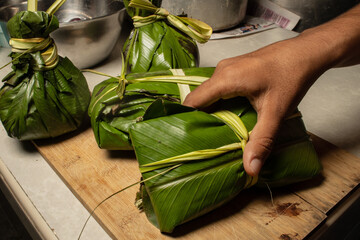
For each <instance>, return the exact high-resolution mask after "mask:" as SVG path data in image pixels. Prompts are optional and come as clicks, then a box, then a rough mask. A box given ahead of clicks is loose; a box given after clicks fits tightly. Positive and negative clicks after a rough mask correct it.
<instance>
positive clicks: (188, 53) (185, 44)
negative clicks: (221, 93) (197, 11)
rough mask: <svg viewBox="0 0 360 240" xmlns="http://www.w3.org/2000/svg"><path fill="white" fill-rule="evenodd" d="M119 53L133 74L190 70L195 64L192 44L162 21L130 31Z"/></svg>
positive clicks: (193, 43) (195, 49) (196, 62)
mask: <svg viewBox="0 0 360 240" xmlns="http://www.w3.org/2000/svg"><path fill="white" fill-rule="evenodd" d="M123 51H124V55H125V56H126V57H127V59H128V68H129V69H130V72H133V73H138V72H148V71H159V70H166V69H171V68H191V67H196V66H198V64H199V50H198V47H197V45H196V42H195V41H194V40H192V39H191V38H190V37H188V36H186V35H185V34H184V33H181V32H179V31H178V30H176V29H175V28H174V27H171V26H169V25H168V24H167V23H166V22H165V21H157V22H154V23H151V24H148V25H145V26H142V27H140V28H135V29H133V30H132V32H131V33H130V35H129V38H128V39H127V40H126V42H125V45H124V50H123Z"/></svg>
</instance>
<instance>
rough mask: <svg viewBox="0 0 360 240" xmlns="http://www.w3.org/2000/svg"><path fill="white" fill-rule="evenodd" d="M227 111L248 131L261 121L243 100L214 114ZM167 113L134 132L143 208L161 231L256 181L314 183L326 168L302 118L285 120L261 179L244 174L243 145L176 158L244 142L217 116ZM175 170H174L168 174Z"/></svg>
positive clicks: (134, 128) (136, 126)
mask: <svg viewBox="0 0 360 240" xmlns="http://www.w3.org/2000/svg"><path fill="white" fill-rule="evenodd" d="M157 101H161V100H157ZM154 104H155V103H154ZM169 107H170V108H171V107H172V106H169ZM224 109H226V110H227V111H231V112H233V113H234V114H236V115H238V116H239V118H240V119H241V122H243V124H244V125H245V126H246V128H247V129H249V130H251V129H252V128H253V126H254V124H255V123H256V112H255V111H254V110H253V109H252V107H251V105H250V103H249V102H248V101H247V100H246V99H244V98H235V99H232V100H226V101H224V102H223V103H222V104H221V105H220V106H219V108H218V109H216V110H215V111H218V110H220V111H223V110H224ZM151 111H153V108H152V106H149V108H148V110H147V113H146V115H148V116H149V115H151ZM167 112H171V111H170V109H168V111H164V113H165V114H164V115H163V116H160V117H156V118H152V119H147V120H144V121H142V122H138V123H136V124H134V125H133V126H132V127H131V128H130V137H131V141H132V144H133V146H134V150H135V153H136V157H137V160H138V162H139V165H140V171H141V172H142V177H143V179H144V183H143V186H142V187H141V192H140V198H141V199H142V202H143V209H144V211H145V213H146V215H147V217H148V219H149V221H151V222H152V223H153V224H154V225H155V226H157V227H158V228H159V229H160V230H161V231H162V232H172V231H173V229H174V228H175V227H176V226H178V225H180V224H182V223H184V222H187V221H189V220H191V219H193V218H195V217H198V216H200V215H203V214H205V213H207V212H209V211H211V210H213V209H215V208H217V207H219V206H220V205H221V204H224V203H226V202H228V201H229V200H231V199H232V198H233V197H235V196H236V195H237V194H238V193H239V192H241V191H242V190H243V189H245V188H248V187H250V186H251V185H253V184H255V183H256V180H257V184H258V185H260V186H261V185H266V184H268V185H269V186H270V187H274V186H283V185H286V184H291V183H295V182H299V181H303V180H306V179H309V178H311V177H313V176H315V175H317V174H318V173H319V172H320V170H321V165H320V163H319V160H318V158H317V155H316V152H315V150H314V147H313V145H312V142H311V140H310V138H309V136H308V135H307V133H306V131H304V130H305V128H304V125H303V122H302V120H301V116H300V115H298V116H296V117H294V118H292V119H289V120H287V121H286V124H284V125H283V127H282V128H281V134H280V136H279V139H278V141H277V143H276V145H275V149H274V151H273V153H272V154H271V156H270V157H269V159H268V160H267V162H266V164H265V165H264V167H263V169H262V171H261V173H260V175H259V176H258V178H251V177H250V176H248V175H247V174H246V172H245V171H244V167H243V162H242V153H243V151H242V147H241V144H238V145H239V147H237V148H234V149H230V150H228V151H226V152H225V153H223V154H220V155H217V156H214V155H211V154H209V155H208V157H207V158H206V157H204V156H202V157H201V158H199V157H195V158H194V159H192V158H190V157H189V158H188V159H186V158H185V159H184V158H181V160H178V159H177V156H183V155H191V154H192V153H197V152H198V151H204V150H206V151H207V152H210V151H211V149H219V148H221V147H223V146H232V144H234V143H239V142H240V141H241V140H240V139H239V138H238V134H237V133H236V131H234V130H233V129H232V127H230V125H229V124H227V123H225V122H224V121H222V120H221V119H219V118H218V117H215V116H214V115H213V114H208V113H205V112H201V111H187V112H181V111H179V112H178V113H174V111H172V114H166V113H167ZM173 159H176V161H173ZM164 162H166V163H168V164H164ZM156 166H158V167H156ZM147 167H148V168H150V169H149V170H148V169H147ZM170 168H173V169H172V170H170V171H168V170H169V169H170ZM165 171H166V173H165V174H162V172H165Z"/></svg>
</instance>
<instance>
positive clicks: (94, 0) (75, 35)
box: [0, 0, 125, 68]
mask: <svg viewBox="0 0 360 240" xmlns="http://www.w3.org/2000/svg"><path fill="white" fill-rule="evenodd" d="M53 2H54V1H53V0H39V1H38V10H47V9H48V7H49V6H50V5H51V4H52V3H53ZM26 9H27V1H24V0H1V3H0V21H3V22H6V21H8V20H9V19H10V18H11V17H12V16H13V15H14V14H16V13H17V12H18V11H24V10H26ZM55 15H56V16H57V17H58V19H59V22H60V28H59V29H58V30H56V31H55V32H53V33H52V34H51V36H52V37H53V38H54V40H55V42H56V45H57V46H58V49H59V55H61V56H67V57H68V58H69V59H70V60H71V61H72V62H73V63H74V64H75V65H76V66H77V67H78V68H88V67H91V66H94V65H95V64H98V63H99V62H101V61H103V60H104V59H106V58H107V57H108V56H109V55H110V53H111V51H112V50H113V48H114V46H115V45H116V43H117V41H118V39H119V35H120V31H121V24H122V21H123V19H124V15H125V8H124V4H123V3H122V1H119V0H101V1H99V0H67V1H66V2H65V3H64V4H63V5H62V6H61V8H59V10H58V11H57V12H56V13H55Z"/></svg>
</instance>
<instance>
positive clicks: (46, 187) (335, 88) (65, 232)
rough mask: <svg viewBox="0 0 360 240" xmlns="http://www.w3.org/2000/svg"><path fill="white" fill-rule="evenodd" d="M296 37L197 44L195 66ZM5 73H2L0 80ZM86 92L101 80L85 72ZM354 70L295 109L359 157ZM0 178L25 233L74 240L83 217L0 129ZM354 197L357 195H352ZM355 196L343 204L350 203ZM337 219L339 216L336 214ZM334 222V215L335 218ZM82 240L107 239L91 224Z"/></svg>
mask: <svg viewBox="0 0 360 240" xmlns="http://www.w3.org/2000/svg"><path fill="white" fill-rule="evenodd" d="M294 36H296V33H294V32H291V31H287V30H284V29H280V28H275V29H271V30H268V31H264V32H260V33H256V34H252V35H247V36H245V37H241V38H234V39H226V40H214V41H210V42H208V43H207V44H204V45H200V46H199V48H200V56H201V60H200V63H201V66H216V64H217V62H218V61H219V60H221V59H223V58H228V57H232V56H236V55H239V54H244V53H247V52H250V51H253V50H256V49H258V48H260V47H262V46H265V45H268V44H271V43H273V42H276V41H279V40H283V39H286V38H291V37H294ZM119 51H120V44H119V45H118V46H117V47H116V49H115V50H114V52H113V54H112V56H111V57H110V58H109V59H108V60H106V61H105V62H104V63H103V64H100V65H99V66H97V67H96V68H95V69H96V70H99V71H102V72H106V73H109V74H113V75H116V74H119V73H120V69H121V60H120V57H119ZM8 53H9V49H5V48H0V66H2V65H4V64H5V63H6V62H8V61H9V58H7V57H6V55H7V54H8ZM8 71H9V70H2V71H1V72H0V78H2V77H3V76H4V75H5V74H6V73H7V72H8ZM85 76H86V77H87V80H88V83H89V86H90V88H91V89H92V88H93V86H94V85H95V84H97V83H99V82H101V81H102V80H104V79H105V78H104V77H99V76H97V75H93V74H91V73H86V74H85ZM359 99H360V66H359V65H358V66H354V67H347V68H342V69H332V70H329V71H328V72H326V73H325V74H324V75H323V76H321V77H320V78H319V80H318V81H317V82H316V83H315V84H314V86H313V87H312V88H311V90H310V91H309V92H308V94H307V95H306V96H305V98H304V99H303V101H302V102H301V104H300V106H299V108H300V110H301V112H302V113H303V116H304V121H305V124H306V126H307V129H308V130H309V131H310V132H312V133H314V134H316V135H318V136H320V137H321V138H323V139H325V140H327V141H329V142H331V143H333V144H335V145H336V146H338V147H341V148H343V149H345V150H347V151H349V152H350V153H352V154H354V155H356V156H358V157H360V124H359V123H358V121H359V119H360V107H359V105H358V102H359ZM0 148H1V151H0V159H1V161H0V173H1V178H2V184H1V186H2V188H3V189H4V191H5V192H7V195H8V197H9V198H11V199H13V200H12V203H13V205H14V206H15V207H16V209H17V211H18V213H19V214H20V215H21V216H22V217H21V218H22V219H23V220H24V222H26V225H27V226H28V228H29V229H30V232H31V233H32V234H33V235H34V236H37V237H42V238H44V239H56V238H58V239H76V238H77V237H78V234H79V232H80V230H81V228H82V226H83V224H84V222H85V220H86V218H87V217H88V214H89V213H88V212H87V210H86V209H85V208H84V207H83V206H82V204H81V203H80V202H79V201H78V200H77V198H76V197H75V196H74V195H73V194H72V193H71V191H70V190H69V189H68V188H67V186H66V185H65V184H64V183H63V182H62V181H61V179H60V178H59V176H58V175H57V174H56V173H55V172H54V171H53V169H52V168H51V167H50V166H49V165H48V164H47V162H46V161H45V160H44V159H43V158H42V156H41V155H40V154H39V153H38V152H37V151H36V149H35V148H34V147H33V145H32V144H31V143H30V142H24V143H22V142H19V141H17V140H15V139H12V138H9V137H8V136H7V134H6V132H5V130H4V129H3V127H2V126H1V129H0ZM359 174H360V173H359ZM358 195H359V194H358ZM356 198H359V197H358V196H355V197H353V198H352V199H353V200H349V201H348V202H350V203H347V204H348V205H347V206H346V204H345V208H346V207H349V205H351V204H353V203H354V201H355V200H356ZM339 215H341V212H340V213H339ZM335 217H336V216H335ZM82 239H109V236H108V235H107V234H106V233H105V231H104V230H103V229H102V228H101V227H100V225H99V224H98V223H96V221H94V220H91V221H90V222H89V223H88V225H87V227H86V231H85V232H84V234H83V237H82Z"/></svg>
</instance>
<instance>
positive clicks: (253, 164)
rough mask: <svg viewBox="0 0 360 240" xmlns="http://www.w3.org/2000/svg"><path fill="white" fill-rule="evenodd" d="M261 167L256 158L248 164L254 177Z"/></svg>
mask: <svg viewBox="0 0 360 240" xmlns="http://www.w3.org/2000/svg"><path fill="white" fill-rule="evenodd" d="M261 166H262V161H261V160H260V159H258V158H254V159H253V160H252V161H251V162H250V168H251V170H252V171H253V173H254V174H255V175H258V174H259V172H260V169H261Z"/></svg>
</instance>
